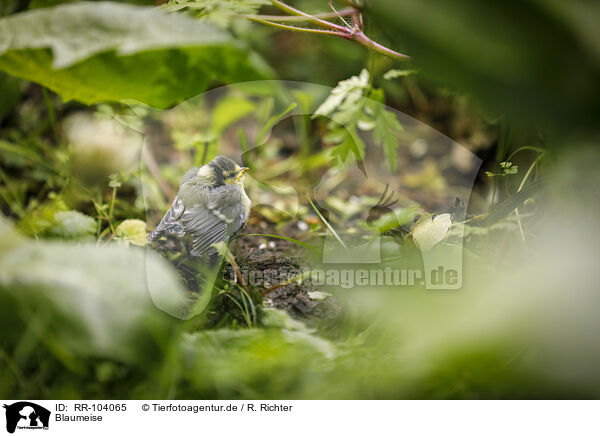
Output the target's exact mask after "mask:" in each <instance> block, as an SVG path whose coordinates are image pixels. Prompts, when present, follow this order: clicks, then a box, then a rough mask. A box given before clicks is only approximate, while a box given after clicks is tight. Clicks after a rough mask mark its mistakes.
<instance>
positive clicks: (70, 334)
mask: <svg viewBox="0 0 600 436" xmlns="http://www.w3.org/2000/svg"><path fill="white" fill-rule="evenodd" d="M0 231H1V233H2V234H1V239H2V240H9V239H14V231H13V230H12V229H11V228H10V227H9V226H8V225H6V223H5V222H4V221H3V222H2V226H1V228H0ZM0 255H1V257H2V262H1V267H0V282H1V285H0V299H1V300H2V304H1V305H0V313H1V316H0V319H2V324H4V325H3V328H2V329H1V331H2V333H1V334H0V336H1V340H0V341H1V343H2V344H3V345H2V347H3V348H4V349H5V350H14V349H15V348H14V347H17V348H16V349H19V350H20V351H19V352H17V353H16V354H15V355H13V357H14V358H15V359H17V360H18V361H19V362H20V365H21V367H22V368H28V367H30V365H32V364H34V363H35V359H37V358H38V357H37V356H39V355H44V354H46V355H48V356H52V357H53V358H54V359H57V361H59V362H61V364H62V365H64V366H65V367H66V368H69V370H71V371H73V372H75V373H80V374H81V373H82V372H85V367H86V365H87V363H86V359H91V358H103V359H108V360H111V361H118V362H128V363H129V364H131V365H139V366H141V367H144V366H147V365H152V362H151V361H152V360H154V359H150V361H148V359H149V356H155V357H156V358H158V357H159V356H161V355H162V353H164V352H166V351H167V350H168V348H169V346H170V345H169V341H170V339H171V337H172V334H173V333H174V331H175V329H176V323H175V322H174V319H173V318H171V317H168V316H166V315H164V314H163V313H162V312H160V311H159V310H158V309H157V308H156V307H155V306H154V305H153V303H152V300H151V298H150V295H149V294H148V289H147V285H146V265H147V266H148V269H149V271H148V272H149V274H150V275H149V276H148V280H150V281H151V282H152V283H153V297H154V298H159V299H160V300H161V301H162V303H163V304H166V305H169V306H170V307H173V308H177V307H178V306H179V305H180V304H181V302H182V301H183V293H182V290H181V289H180V287H179V284H178V282H177V281H176V279H175V276H174V275H173V273H172V271H171V270H170V269H169V268H168V267H167V266H166V264H165V262H164V261H163V260H162V259H160V258H158V257H157V256H156V255H154V254H152V253H150V254H149V255H148V256H146V253H144V252H143V251H141V250H130V249H125V248H120V247H115V246H112V247H96V245H95V244H82V245H79V246H74V245H71V244H68V243H59V242H37V241H26V240H20V241H19V242H17V243H16V244H14V243H13V244H12V245H11V246H10V249H8V250H6V249H4V250H3V251H2V253H1V254H0ZM7 325H10V326H12V327H11V328H7ZM19 326H21V327H19ZM15 329H17V330H18V329H21V330H20V331H22V332H24V334H23V335H14V334H12V332H14V330H15ZM6 375H7V374H6V373H5V372H4V371H2V378H3V381H6ZM51 382H52V380H51V379H48V380H45V381H44V383H51ZM13 384H14V382H12V383H10V385H13ZM2 386H3V389H8V388H9V385H6V384H4V383H3V384H2ZM6 394H7V391H6V390H4V391H3V392H2V394H1V395H2V396H6Z"/></svg>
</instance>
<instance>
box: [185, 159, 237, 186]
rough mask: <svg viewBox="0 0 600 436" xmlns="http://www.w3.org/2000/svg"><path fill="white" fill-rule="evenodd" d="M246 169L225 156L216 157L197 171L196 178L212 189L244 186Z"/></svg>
mask: <svg viewBox="0 0 600 436" xmlns="http://www.w3.org/2000/svg"><path fill="white" fill-rule="evenodd" d="M247 170H248V168H246V167H240V166H239V165H238V164H236V163H235V162H234V161H232V160H231V159H229V158H228V157H225V156H217V157H215V158H214V159H213V160H211V161H210V162H209V163H208V164H206V165H204V166H203V167H201V168H200V169H199V170H198V174H197V176H198V177H200V178H201V179H203V181H204V183H207V184H209V185H211V186H213V187H218V186H223V185H233V184H238V185H242V186H243V184H244V173H245V172H246V171H247Z"/></svg>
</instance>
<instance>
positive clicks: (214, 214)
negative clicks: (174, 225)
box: [180, 206, 246, 256]
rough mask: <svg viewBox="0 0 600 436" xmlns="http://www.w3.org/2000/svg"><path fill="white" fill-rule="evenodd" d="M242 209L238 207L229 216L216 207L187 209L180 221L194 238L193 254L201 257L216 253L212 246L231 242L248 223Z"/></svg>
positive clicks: (229, 212)
mask: <svg viewBox="0 0 600 436" xmlns="http://www.w3.org/2000/svg"><path fill="white" fill-rule="evenodd" d="M242 209H243V208H242V207H241V206H236V207H235V208H234V210H233V211H231V210H229V211H227V212H228V213H227V214H226V213H225V211H221V210H219V209H218V208H216V207H213V208H208V207H204V206H194V207H191V208H189V209H186V210H185V211H184V213H183V215H182V216H181V220H180V221H181V223H182V225H183V227H184V229H185V232H186V233H187V234H189V235H191V237H192V254H193V255H194V256H201V255H207V254H213V253H215V252H216V249H215V248H214V247H213V246H212V245H213V244H215V243H217V242H222V241H227V240H229V238H230V237H231V235H232V234H234V233H235V232H237V231H238V230H239V229H240V228H241V227H242V225H243V224H244V222H245V221H246V217H245V214H244V213H243V210H242ZM231 212H233V214H231Z"/></svg>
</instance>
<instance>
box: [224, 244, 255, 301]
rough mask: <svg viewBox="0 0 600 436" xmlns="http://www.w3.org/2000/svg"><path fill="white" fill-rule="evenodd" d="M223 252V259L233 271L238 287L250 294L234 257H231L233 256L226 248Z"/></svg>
mask: <svg viewBox="0 0 600 436" xmlns="http://www.w3.org/2000/svg"><path fill="white" fill-rule="evenodd" d="M223 251H224V252H225V257H227V260H228V261H229V264H230V265H231V267H232V268H233V270H234V271H235V275H236V277H237V278H238V280H239V281H240V285H241V286H242V288H244V291H246V292H248V293H250V291H249V290H248V285H247V284H246V280H244V276H243V275H242V271H241V270H240V267H239V265H238V264H237V262H236V261H235V257H233V254H232V253H231V251H229V248H227V246H225V247H224V250H223Z"/></svg>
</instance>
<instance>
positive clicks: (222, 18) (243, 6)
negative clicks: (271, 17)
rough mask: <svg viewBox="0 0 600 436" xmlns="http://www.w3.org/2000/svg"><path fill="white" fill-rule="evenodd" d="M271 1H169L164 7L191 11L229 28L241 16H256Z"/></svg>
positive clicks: (172, 10) (169, 9) (172, 9)
mask: <svg viewBox="0 0 600 436" xmlns="http://www.w3.org/2000/svg"><path fill="white" fill-rule="evenodd" d="M270 4H271V2H270V1H269V0H169V1H168V2H167V3H165V4H164V5H163V6H162V7H163V8H165V9H166V10H167V11H171V12H174V11H181V10H189V11H190V12H192V13H194V14H195V15H197V16H198V17H200V18H202V19H205V20H208V21H210V22H212V23H215V24H217V25H219V26H221V27H227V26H228V25H229V24H230V22H231V20H232V19H233V18H235V17H237V16H239V15H240V14H254V13H256V12H257V11H258V9H260V7H261V6H264V5H270Z"/></svg>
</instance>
